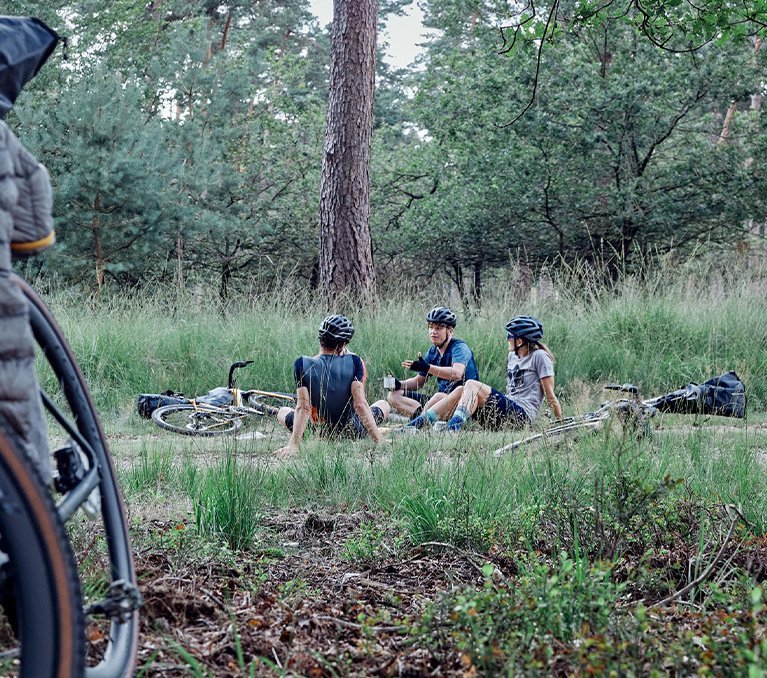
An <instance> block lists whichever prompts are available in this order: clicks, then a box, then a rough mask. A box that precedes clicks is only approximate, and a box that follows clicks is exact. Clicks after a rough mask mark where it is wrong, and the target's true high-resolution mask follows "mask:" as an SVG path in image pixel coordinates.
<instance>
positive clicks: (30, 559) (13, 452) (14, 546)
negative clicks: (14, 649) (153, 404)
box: [0, 421, 85, 678]
mask: <svg viewBox="0 0 767 678" xmlns="http://www.w3.org/2000/svg"><path fill="white" fill-rule="evenodd" d="M15 441H16V437H15V434H13V433H12V432H11V429H10V428H9V427H8V426H7V425H6V424H5V422H4V421H3V422H0V548H2V550H3V552H4V553H5V554H6V555H7V559H8V560H7V562H6V563H5V564H3V566H2V568H1V569H2V580H3V596H2V597H3V599H4V603H5V607H6V612H7V614H8V616H9V618H13V625H14V627H15V629H16V635H17V637H18V639H19V643H20V649H19V653H20V664H19V675H20V676H22V677H27V676H31V677H33V678H35V677H37V676H60V677H61V678H65V677H67V676H82V675H83V672H84V670H85V615H84V613H83V607H82V597H81V594H80V580H79V577H78V574H77V564H76V561H75V557H74V554H73V553H72V548H71V545H70V543H69V539H68V537H67V534H66V530H65V528H64V525H63V523H62V521H61V519H60V518H59V515H58V512H57V511H56V507H55V505H54V503H53V499H52V498H51V495H50V493H49V492H48V490H47V489H46V488H45V486H44V485H43V482H42V480H40V477H39V475H38V472H37V468H36V467H35V466H34V464H33V463H32V462H31V461H30V459H29V458H28V457H27V456H26V454H25V453H24V452H21V451H20V449H19V445H18V444H17V443H16V442H15Z"/></svg>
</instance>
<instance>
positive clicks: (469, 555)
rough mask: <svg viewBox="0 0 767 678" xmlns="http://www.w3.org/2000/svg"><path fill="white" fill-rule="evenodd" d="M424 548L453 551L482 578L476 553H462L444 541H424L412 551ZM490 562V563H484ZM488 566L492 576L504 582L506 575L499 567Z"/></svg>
mask: <svg viewBox="0 0 767 678" xmlns="http://www.w3.org/2000/svg"><path fill="white" fill-rule="evenodd" d="M424 546H436V547H439V548H443V549H448V550H450V551H455V552H456V553H459V554H460V555H462V556H463V557H464V558H466V560H467V561H468V563H469V565H471V566H472V567H474V568H475V569H476V570H477V572H479V573H480V574H481V575H482V576H484V574H485V573H484V571H483V570H482V566H481V565H477V562H476V560H475V558H478V559H480V560H484V559H483V558H482V557H481V556H480V555H479V554H478V553H472V552H470V551H464V550H463V549H461V548H458V547H457V546H453V544H448V543H447V542H444V541H425V542H423V544H419V545H418V546H416V547H414V548H413V550H415V549H419V548H423V547H424ZM485 562H490V561H485ZM490 565H492V566H493V574H495V575H497V576H498V578H499V579H500V580H501V581H504V582H505V581H506V575H505V574H504V573H503V571H502V570H501V568H500V567H498V566H497V565H496V564H495V563H492V562H490Z"/></svg>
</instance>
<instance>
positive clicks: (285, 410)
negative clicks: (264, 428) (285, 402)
mask: <svg viewBox="0 0 767 678" xmlns="http://www.w3.org/2000/svg"><path fill="white" fill-rule="evenodd" d="M291 412H295V410H294V409H293V408H292V407H281V408H280V409H279V410H277V421H279V422H280V423H281V424H282V425H283V426H285V427H286V428H287V425H286V424H285V417H287V416H288V415H289V414H290V413H291Z"/></svg>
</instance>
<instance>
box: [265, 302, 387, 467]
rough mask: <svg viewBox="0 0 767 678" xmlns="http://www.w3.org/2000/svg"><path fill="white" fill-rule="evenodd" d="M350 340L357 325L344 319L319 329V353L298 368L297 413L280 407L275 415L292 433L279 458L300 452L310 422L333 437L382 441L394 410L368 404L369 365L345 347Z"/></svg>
mask: <svg viewBox="0 0 767 678" xmlns="http://www.w3.org/2000/svg"><path fill="white" fill-rule="evenodd" d="M352 336H354V325H352V323H351V321H350V320H349V319H348V318H347V317H346V316H343V315H329V316H328V317H327V318H325V319H324V320H323V321H322V324H321V325H320V328H319V333H318V339H319V342H320V352H319V353H318V354H317V355H315V356H314V357H309V356H301V357H300V358H298V359H297V360H296V362H295V363H294V365H293V371H294V375H295V380H296V391H297V396H298V398H297V402H296V407H295V409H293V408H291V407H282V408H280V410H279V411H278V413H277V419H278V421H279V422H280V423H282V424H284V425H285V427H286V428H287V429H288V430H289V431H291V436H290V441H289V442H288V444H287V445H285V446H284V447H282V448H280V449H279V450H277V452H276V454H277V456H279V457H283V458H284V457H290V456H293V455H295V454H296V452H298V448H299V445H300V444H301V440H302V438H303V435H304V431H305V430H306V427H307V425H308V424H309V423H310V422H311V423H312V424H313V425H314V426H315V427H317V428H318V429H319V430H320V431H321V432H324V433H327V434H329V435H340V436H347V437H351V438H363V437H365V436H366V435H369V436H370V438H371V439H372V440H373V441H374V442H375V443H380V442H381V434H380V432H379V431H378V424H380V423H381V422H382V421H384V420H385V419H386V417H388V416H389V410H390V407H389V405H388V403H386V401H384V400H379V401H378V402H375V403H373V405H372V407H371V406H370V405H369V404H368V401H367V397H366V396H365V379H366V377H367V373H366V369H365V363H364V362H363V361H362V358H360V357H359V356H358V355H356V354H354V353H351V352H350V351H349V350H348V349H347V348H346V346H347V344H348V343H349V342H350V341H351V338H352Z"/></svg>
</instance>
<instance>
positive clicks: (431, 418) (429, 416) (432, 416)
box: [423, 410, 439, 424]
mask: <svg viewBox="0 0 767 678" xmlns="http://www.w3.org/2000/svg"><path fill="white" fill-rule="evenodd" d="M423 416H424V417H426V420H427V421H428V422H429V423H430V424H433V423H434V422H435V421H437V419H439V415H438V414H437V413H436V412H435V411H434V410H426V412H424V413H423Z"/></svg>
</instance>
